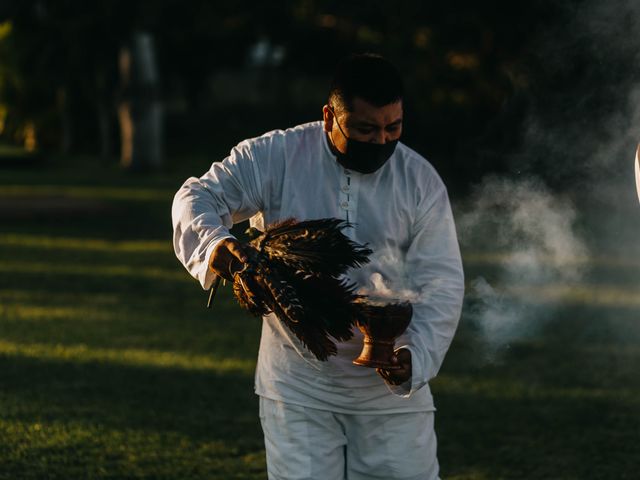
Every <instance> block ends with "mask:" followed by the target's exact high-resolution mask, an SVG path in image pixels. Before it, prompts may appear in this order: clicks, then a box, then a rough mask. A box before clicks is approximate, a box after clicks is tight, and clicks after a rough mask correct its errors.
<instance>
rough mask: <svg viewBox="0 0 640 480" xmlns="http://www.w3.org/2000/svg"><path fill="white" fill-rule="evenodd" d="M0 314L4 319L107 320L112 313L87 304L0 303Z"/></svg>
mask: <svg viewBox="0 0 640 480" xmlns="http://www.w3.org/2000/svg"><path fill="white" fill-rule="evenodd" d="M0 316H2V317H3V318H4V319H5V320H31V321H38V320H49V321H56V320H83V321H87V320H91V321H96V320H97V321H100V320H108V319H110V318H112V317H113V314H112V313H110V312H108V311H105V310H99V309H96V308H95V307H93V308H91V307H89V306H84V307H77V306H64V307H62V306H58V307H52V306H41V305H24V304H15V303H14V304H4V305H0Z"/></svg>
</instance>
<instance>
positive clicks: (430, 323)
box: [172, 122, 464, 414]
mask: <svg viewBox="0 0 640 480" xmlns="http://www.w3.org/2000/svg"><path fill="white" fill-rule="evenodd" d="M172 217H173V227H174V248H175V252H176V255H177V257H178V259H179V260H180V261H181V262H182V263H183V264H184V266H185V267H186V268H187V270H188V271H189V272H190V273H191V275H193V276H194V277H195V278H196V279H198V280H199V281H200V284H201V285H202V287H203V288H205V289H206V288H209V286H210V285H211V283H212V281H213V275H212V273H211V272H210V271H209V270H208V260H209V257H210V255H211V253H212V251H213V249H214V248H215V247H216V245H217V244H218V242H219V241H220V240H222V239H223V238H227V237H230V236H231V235H230V233H229V228H230V227H231V226H232V225H233V224H234V223H237V222H241V221H244V220H246V219H250V223H251V225H252V226H254V227H257V228H259V229H263V228H264V226H265V225H268V224H270V223H272V222H275V221H278V220H283V219H286V218H291V217H294V218H296V219H298V220H309V219H317V218H326V217H335V218H341V219H344V220H348V221H349V222H350V223H351V224H352V225H353V226H352V227H351V228H349V229H347V230H346V231H345V233H346V234H347V235H349V236H350V237H351V238H352V239H353V240H355V241H357V242H360V243H366V244H368V246H369V247H370V248H371V249H372V250H373V252H374V253H373V255H372V256H371V262H370V263H369V264H367V265H365V266H363V267H361V268H359V269H354V270H351V271H350V272H349V273H348V277H349V279H350V280H352V281H354V282H356V283H357V284H358V285H359V286H362V287H367V288H369V289H371V288H372V287H373V285H372V284H371V283H372V279H376V278H377V279H382V280H383V281H384V283H385V286H386V287H387V288H389V289H391V290H393V291H395V292H400V293H402V292H404V293H406V292H407V291H410V292H412V293H411V294H410V296H411V298H412V303H413V318H412V321H411V324H410V325H409V327H408V329H407V330H406V332H405V333H404V334H403V335H402V336H401V337H400V338H399V339H398V340H397V341H396V347H397V348H408V349H409V350H410V351H411V355H412V365H413V366H412V377H411V380H410V381H408V382H406V384H405V385H402V386H400V387H389V386H387V385H386V384H385V383H384V381H383V380H382V378H381V377H380V376H379V375H378V374H377V373H376V372H375V370H374V369H370V368H365V367H360V366H356V365H353V364H352V360H353V359H354V358H356V357H357V356H358V354H359V352H360V350H361V349H362V334H361V333H360V332H359V331H356V332H355V335H354V338H353V339H352V340H350V341H348V342H343V343H338V354H337V355H336V356H334V357H330V359H329V360H328V361H326V362H321V361H319V360H317V359H316V358H315V357H314V356H313V355H312V354H311V353H310V352H309V351H308V350H306V349H305V347H304V346H303V345H302V344H301V343H300V341H299V340H298V339H297V338H296V337H295V336H294V335H293V334H292V333H291V332H290V331H289V330H288V329H287V328H286V327H285V326H284V325H283V324H282V323H281V322H280V321H279V320H278V318H277V317H275V315H273V314H271V315H268V316H266V317H264V319H263V323H262V336H261V341H260V350H259V354H258V363H257V368H256V378H255V390H256V393H257V394H258V395H262V396H265V397H268V398H271V399H274V400H281V401H285V402H288V403H292V404H298V405H303V406H307V407H313V408H318V409H323V410H332V411H336V412H342V413H369V414H370V413H396V412H398V413H399V412H415V411H429V410H433V409H434V405H433V399H432V396H431V392H430V389H429V385H428V381H429V380H430V379H431V378H433V377H434V376H435V375H436V374H437V372H438V370H439V368H440V366H441V364H442V361H443V359H444V356H445V353H446V351H447V350H448V348H449V345H450V343H451V340H452V338H453V335H454V333H455V330H456V327H457V324H458V319H459V316H460V310H461V304H462V297H463V292H464V279H463V271H462V263H461V260H460V251H459V247H458V242H457V238H456V233H455V226H454V221H453V216H452V213H451V208H450V205H449V199H448V196H447V191H446V189H445V187H444V184H443V183H442V181H441V179H440V177H439V176H438V175H437V173H436V172H435V170H434V169H433V167H432V166H431V165H430V164H429V163H428V162H427V161H426V160H425V159H424V158H423V157H422V156H420V155H419V154H417V153H416V152H414V151H413V150H411V149H410V148H408V147H407V146H405V145H404V144H402V143H398V146H397V148H396V150H395V152H394V154H393V155H392V156H391V158H390V159H389V161H388V162H387V163H386V164H385V165H384V166H382V167H381V168H380V169H379V170H377V171H376V172H374V173H372V174H360V173H358V172H353V171H349V170H346V169H345V168H343V167H342V166H340V165H339V164H338V163H337V162H336V158H335V156H334V155H333V153H332V152H331V150H330V148H329V144H328V140H327V138H326V135H325V133H324V131H323V128H322V123H321V122H313V123H308V124H304V125H300V126H297V127H295V128H291V129H288V130H284V131H283V130H275V131H272V132H269V133H266V134H265V135H263V136H261V137H258V138H253V139H250V140H246V141H243V142H241V143H240V144H239V145H237V146H236V147H235V148H234V149H233V150H232V151H231V153H230V155H229V156H228V157H227V158H225V159H224V160H223V161H222V162H216V163H214V164H213V165H212V166H211V169H210V170H209V171H208V172H207V173H205V174H204V175H203V176H202V177H200V178H190V179H188V180H187V181H186V182H185V183H184V185H183V186H182V187H181V188H180V190H179V191H178V192H177V194H176V196H175V198H174V202H173V208H172Z"/></svg>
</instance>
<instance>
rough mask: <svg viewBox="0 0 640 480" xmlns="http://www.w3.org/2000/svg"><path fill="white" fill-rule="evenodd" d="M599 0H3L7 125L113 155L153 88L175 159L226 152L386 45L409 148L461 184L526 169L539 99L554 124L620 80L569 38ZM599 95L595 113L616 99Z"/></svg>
mask: <svg viewBox="0 0 640 480" xmlns="http://www.w3.org/2000/svg"><path fill="white" fill-rule="evenodd" d="M586 3H589V2H586V1H581V0H565V1H560V2H558V1H555V2H554V1H551V0H539V1H531V2H501V1H488V2H473V1H465V0H452V1H448V2H423V1H419V0H413V1H398V2H388V1H384V2H383V1H374V0H369V1H366V2H365V1H353V2H341V1H332V0H327V1H320V0H285V1H275V2H262V1H257V0H244V1H243V0H239V1H237V2H221V1H204V0H191V1H177V0H157V1H151V0H126V1H125V0H112V1H107V0H102V1H95V2H83V1H79V0H56V1H54V0H3V2H2V3H0V136H1V138H2V139H3V140H4V141H5V142H12V143H20V144H25V145H27V146H29V145H31V146H32V147H33V146H34V145H35V146H37V148H38V149H39V150H40V151H44V152H48V151H59V152H64V153H90V154H93V155H96V156H98V157H101V158H103V159H105V160H106V161H115V160H114V159H117V158H121V157H122V156H123V155H124V153H123V151H122V135H123V131H124V130H123V118H124V117H122V116H121V115H120V113H121V112H120V113H119V109H120V108H121V107H122V105H123V104H126V102H128V101H130V100H131V99H132V98H134V99H135V98H140V97H141V96H142V97H144V98H146V100H144V101H142V103H144V102H145V101H146V102H147V103H146V105H147V106H149V105H152V104H153V102H155V101H158V102H159V105H161V108H162V119H163V120H162V124H163V126H162V127H161V132H164V133H163V134H162V137H163V145H164V147H163V148H164V149H165V156H166V158H167V159H168V163H171V162H172V161H173V160H172V159H174V158H177V157H179V156H180V155H184V154H191V153H195V152H197V153H204V154H209V155H213V154H215V155H218V154H219V153H220V145H222V146H223V147H224V149H225V150H228V149H229V148H230V147H231V146H232V145H233V144H235V143H237V142H238V141H240V140H241V139H242V138H245V137H247V136H254V135H259V134H260V133H262V132H263V131H266V130H270V129H273V128H286V127H288V126H291V125H293V124H295V123H300V122H305V121H311V120H316V119H319V118H320V109H321V106H322V104H323V103H324V101H325V98H326V92H327V90H328V87H329V81H330V78H331V73H332V70H333V67H334V66H335V64H336V62H337V61H338V60H339V59H340V58H341V57H343V56H345V55H347V54H349V53H352V52H362V51H373V52H378V53H381V54H383V55H385V56H387V57H388V58H390V59H391V60H392V61H394V62H395V63H396V64H397V65H398V67H399V68H400V70H401V71H402V73H403V75H404V77H405V79H406V83H407V97H406V101H405V110H406V123H405V133H404V138H403V140H404V141H405V143H407V144H409V145H410V146H412V147H413V148H415V149H416V150H418V151H420V152H421V153H423V154H424V155H425V156H427V158H429V159H430V160H431V161H432V162H433V163H434V164H435V165H436V167H437V168H438V170H439V171H440V172H441V174H442V175H443V176H444V177H445V180H447V181H448V182H449V183H456V184H457V185H461V186H464V185H465V184H467V183H469V182H472V181H475V180H477V179H478V178H479V177H480V176H482V175H483V174H485V173H487V172H501V171H506V170H508V169H510V168H513V161H512V159H513V155H514V154H515V155H522V154H523V152H522V142H523V135H526V130H527V129H526V125H525V123H526V121H527V118H529V117H530V116H531V112H532V110H533V111H535V112H536V113H535V115H536V118H537V119H542V120H539V121H541V122H543V123H544V119H545V118H547V119H548V120H549V121H550V122H551V123H552V124H553V122H554V119H557V118H558V115H560V116H562V115H563V114H565V115H567V113H566V112H567V105H578V104H581V103H580V102H579V101H578V99H577V98H576V95H578V94H579V93H580V92H581V91H582V90H581V89H580V88H581V84H580V82H581V81H588V82H592V81H601V82H605V83H606V82H607V79H606V73H607V72H610V71H611V68H612V65H611V63H610V62H607V61H605V62H604V64H602V65H599V66H597V67H595V68H592V67H593V66H592V65H591V59H590V58H589V55H588V52H589V51H590V50H589V48H586V47H584V48H582V47H581V46H580V44H579V42H577V43H576V42H574V41H573V37H567V36H566V35H563V34H562V31H563V29H564V28H567V25H571V22H572V19H573V18H575V16H576V12H578V11H579V10H580V9H581V8H582V7H583V6H584V5H585V4H586ZM549 32H555V33H556V34H557V35H558V39H559V40H558V41H555V40H552V41H551V42H549V41H548V35H549ZM141 38H142V39H146V41H147V43H146V45H147V47H148V48H149V49H151V50H149V51H150V52H151V53H152V54H153V55H152V56H151V57H150V58H152V60H153V65H147V67H148V68H149V71H150V72H153V71H156V73H154V74H153V75H151V74H150V75H151V76H150V77H149V78H151V77H153V81H148V82H146V83H145V82H140V81H136V80H135V78H134V79H133V80H132V79H131V77H127V72H126V71H125V70H126V68H125V69H124V70H123V68H124V67H123V64H126V62H127V61H131V58H132V57H130V56H129V57H128V56H127V55H125V54H124V53H127V52H135V51H136V50H135V48H136V47H135V45H136V42H139V41H141V40H140V39H141ZM541 39H542V40H541ZM562 39H564V40H562ZM563 41H564V42H565V43H564V44H563V43H562V42H563ZM143 43H144V42H143ZM549 45H553V47H552V48H551V50H550V48H549ZM558 45H564V47H566V48H565V49H564V50H563V51H559V50H558V49H557V48H556V47H557V46H558ZM554 49H555V50H554ZM550 51H554V52H555V53H557V56H556V58H555V59H550V58H549V56H548V54H549V52H550ZM123 52H124V53H123ZM576 52H582V57H581V56H580V54H576ZM133 59H134V63H135V62H136V61H138V62H140V61H141V60H139V59H136V58H135V55H134V56H133ZM626 59H628V55H627V56H625V54H618V57H617V58H616V59H614V60H611V61H612V62H618V63H615V65H618V64H619V63H620V64H622V63H624V61H626ZM150 61H151V60H150ZM554 62H555V63H554ZM147 63H148V62H147ZM125 66H126V65H125ZM585 75H586V80H585ZM591 85H592V84H591V83H589V84H588V85H587V86H588V87H590V86H591ZM583 87H584V85H583ZM600 98H601V96H598V95H592V96H591V100H590V102H591V103H590V105H588V107H585V108H589V109H590V111H593V109H596V110H597V109H598V108H603V107H602V102H599V100H598V99H600ZM154 105H155V104H154ZM133 110H134V114H133V117H132V118H135V104H134V109H133ZM140 110H142V107H141V108H140ZM569 111H570V112H573V113H572V114H577V113H579V112H577V111H575V110H571V109H569ZM540 145H541V144H540ZM540 145H538V147H540V148H541V150H540V152H538V153H537V154H536V155H537V156H536V158H543V157H544V156H545V154H546V153H545V152H546V151H545V150H544V148H543V147H542V146H540ZM536 148H537V147H536ZM212 152H213V153H212ZM212 159H214V157H213V156H212ZM143 163H144V162H143ZM147 163H148V162H147ZM521 163H523V162H521ZM529 163H530V162H529ZM534 163H535V162H534ZM543 163H544V162H543ZM142 166H143V167H144V166H145V165H142ZM146 166H154V165H152V164H150V165H146ZM520 167H521V165H520V166H519V167H518V168H520ZM544 168H545V166H544V165H543V167H541V168H540V169H541V170H544Z"/></svg>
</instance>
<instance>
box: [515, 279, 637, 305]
mask: <svg viewBox="0 0 640 480" xmlns="http://www.w3.org/2000/svg"><path fill="white" fill-rule="evenodd" d="M505 292H506V293H507V294H511V295H514V296H517V297H520V298H521V299H523V300H525V301H527V302H534V303H555V304H578V305H592V306H613V307H631V308H638V307H640V287H639V288H634V289H630V288H625V287H622V286H617V285H565V284H547V285H543V286H535V287H533V286H526V285H510V286H509V287H508V288H506V289H505Z"/></svg>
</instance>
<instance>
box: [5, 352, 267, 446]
mask: <svg viewBox="0 0 640 480" xmlns="http://www.w3.org/2000/svg"><path fill="white" fill-rule="evenodd" d="M0 372H1V373H0V379H1V383H2V387H3V388H2V398H3V401H2V403H3V404H4V405H3V419H4V420H17V421H20V422H25V423H31V422H43V423H54V422H63V423H67V422H73V423H76V422H84V423H87V424H94V425H96V424H98V425H100V426H102V427H105V428H109V429H116V430H122V431H124V430H128V429H135V430H142V431H148V432H168V433H170V432H173V433H179V434H181V435H184V436H187V437H190V438H191V439H193V440H197V441H217V440H221V441H224V442H230V443H232V444H234V445H235V446H236V447H237V448H238V449H239V450H238V451H239V452H241V451H242V450H243V449H246V448H249V449H255V448H258V447H259V446H260V445H261V431H260V426H259V422H258V407H257V399H256V397H255V396H254V395H253V378H252V376H249V375H246V374H242V373H224V374H221V373H218V372H207V371H190V370H186V369H173V368H149V367H144V366H129V365H113V364H108V363H72V362H64V361H60V362H57V361H42V360H39V359H32V358H23V357H19V356H10V357H7V356H5V357H3V358H0Z"/></svg>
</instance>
